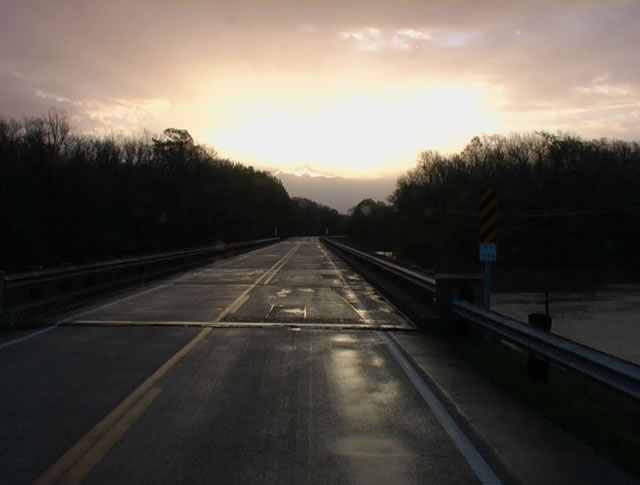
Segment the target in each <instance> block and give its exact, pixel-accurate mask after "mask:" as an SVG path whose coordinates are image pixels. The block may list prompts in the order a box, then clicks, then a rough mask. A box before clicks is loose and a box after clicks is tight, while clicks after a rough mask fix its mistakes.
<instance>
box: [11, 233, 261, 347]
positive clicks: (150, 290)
mask: <svg viewBox="0 0 640 485" xmlns="http://www.w3.org/2000/svg"><path fill="white" fill-rule="evenodd" d="M268 247H269V246H266V247H264V248H258V249H255V250H253V251H248V253H246V254H242V255H239V256H237V257H235V258H227V260H226V261H215V262H213V264H209V265H207V266H213V267H220V266H225V265H227V264H229V263H230V262H231V260H233V261H238V260H242V259H246V258H247V257H249V256H250V253H253V252H254V251H261V250H263V249H267V248H268ZM216 263H220V264H216ZM204 271H206V269H198V270H197V271H196V272H195V274H194V273H193V272H192V271H189V272H188V273H187V274H186V275H185V274H181V275H179V276H176V277H175V278H172V279H171V280H168V281H167V282H166V283H161V284H159V285H157V286H154V287H152V288H148V289H146V290H143V291H139V292H137V293H134V294H132V295H129V296H126V297H123V298H119V299H117V300H113V301H111V302H109V303H105V304H104V305H99V306H97V307H94V308H91V309H90V310H87V311H84V312H81V313H74V314H72V315H71V316H68V317H66V318H62V319H60V320H58V321H57V322H56V323H54V324H53V325H51V326H50V327H45V328H42V329H40V330H37V331H35V332H32V333H30V334H28V335H25V336H23V337H20V338H17V339H14V340H9V341H8V342H4V343H2V344H0V349H4V348H6V347H10V346H11V345H14V344H17V343H20V342H24V341H25V340H28V339H30V338H33V337H37V336H38V335H41V334H43V333H45V332H49V331H51V330H54V329H56V328H58V327H59V326H60V325H61V324H63V323H67V322H69V321H70V320H74V319H76V318H80V317H83V316H85V315H88V314H90V313H93V312H96V311H98V310H102V309H104V308H108V307H110V306H112V305H115V304H116V303H122V302H123V301H127V300H130V299H131V298H135V297H136V296H140V295H144V294H145V293H150V292H152V291H155V290H159V289H160V288H164V287H165V286H168V285H170V284H172V283H173V282H177V281H183V280H184V279H188V278H193V277H195V276H198V275H200V274H201V273H203V272H204Z"/></svg>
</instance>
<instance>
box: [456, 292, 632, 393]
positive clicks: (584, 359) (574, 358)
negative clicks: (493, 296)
mask: <svg viewBox="0 0 640 485" xmlns="http://www.w3.org/2000/svg"><path fill="white" fill-rule="evenodd" d="M451 311H452V313H453V314H454V315H456V316H458V317H460V318H462V319H464V320H466V321H469V322H473V323H476V324H478V325H480V326H482V327H484V328H486V329H489V330H491V331H492V332H494V333H496V334H498V335H500V336H501V337H502V338H504V339H506V340H508V341H510V342H513V343H515V344H517V345H519V346H521V347H523V348H525V349H527V350H529V351H531V352H533V353H535V354H537V355H539V356H540V357H543V358H545V359H548V360H550V361H553V362H555V363H558V364H560V365H562V366H564V367H568V368H570V369H573V370H575V371H577V372H580V373H581V374H584V375H586V376H589V377H591V378H592V379H595V380H596V381H598V382H601V383H603V384H606V385H607V386H609V387H613V388H614V389H617V390H618V391H621V392H623V393H624V394H627V395H629V396H631V397H633V398H635V399H639V400H640V366H638V365H636V364H634V363H632V362H628V361H626V360H623V359H620V358H618V357H614V356H612V355H609V354H606V353H604V352H600V351H599V350H596V349H592V348H590V347H586V346H584V345H581V344H579V343H577V342H574V341H572V340H568V339H566V338H563V337H560V336H558V335H554V334H551V333H548V332H545V331H543V330H539V329H537V328H535V327H532V326H529V325H526V324H524V323H522V322H520V321H518V320H514V319H512V318H509V317H507V316H505V315H502V314H499V313H496V312H492V311H487V310H484V309H482V308H480V307H477V306H475V305H473V304H471V303H469V302H468V301H464V300H455V301H454V302H453V307H452V309H451Z"/></svg>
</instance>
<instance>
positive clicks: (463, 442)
mask: <svg viewBox="0 0 640 485" xmlns="http://www.w3.org/2000/svg"><path fill="white" fill-rule="evenodd" d="M322 250H323V252H324V253H325V255H326V256H327V257H329V256H328V255H327V253H326V251H325V250H324V248H322ZM329 261H330V262H331V265H332V266H333V267H334V268H335V269H336V271H338V268H337V266H336V265H335V263H334V262H333V260H332V259H331V258H329ZM338 275H339V277H340V280H341V281H342V284H343V285H344V286H345V289H346V290H347V291H349V292H350V296H351V297H352V298H354V301H355V302H356V304H357V305H358V306H359V307H361V308H362V307H363V305H362V302H361V301H360V299H359V298H358V296H357V295H356V294H355V292H354V291H353V289H352V288H351V286H350V285H349V283H348V282H347V281H346V279H345V278H344V276H342V273H340V272H338ZM345 301H346V299H345ZM358 313H359V314H360V312H358ZM361 315H362V317H363V319H364V320H365V321H366V322H367V323H369V324H370V325H371V324H372V323H373V322H372V320H371V319H370V318H369V317H368V313H367V311H366V310H362V314H361ZM377 328H378V329H379V327H377ZM377 334H378V336H379V337H380V338H381V339H382V341H383V342H384V343H385V345H386V346H387V349H389V352H390V353H391V355H393V357H394V358H395V359H396V361H397V362H398V364H399V365H400V367H401V368H402V370H403V371H404V373H405V374H406V375H407V377H408V378H409V380H410V381H411V383H412V384H413V385H414V387H415V388H416V389H417V391H418V393H419V394H420V396H422V399H423V400H424V401H425V403H426V404H427V406H429V408H430V409H431V411H432V412H433V414H434V415H435V417H436V419H437V420H438V422H439V423H440V425H441V426H442V427H443V428H444V430H445V432H446V433H447V435H449V437H450V438H451V440H452V441H453V443H454V444H455V445H456V447H457V448H458V450H459V451H460V453H461V454H462V456H463V457H464V458H465V460H466V461H467V463H468V464H469V466H470V467H471V469H472V470H473V472H474V473H475V475H476V477H478V479H479V480H480V481H481V482H482V483H483V484H486V485H500V484H502V482H501V480H500V479H499V478H498V476H497V475H496V474H495V472H494V471H493V470H492V469H491V467H490V466H489V464H488V463H487V462H486V461H485V459H484V458H482V455H480V453H479V452H478V450H477V449H476V448H475V446H473V444H472V443H471V441H470V440H469V438H467V436H466V435H465V434H464V432H463V431H462V430H461V429H460V427H459V426H458V424H457V423H456V422H455V420H454V419H453V418H452V417H451V415H450V414H449V413H448V412H447V410H446V409H445V407H444V406H443V405H442V403H441V402H440V401H439V400H438V398H437V397H436V395H435V394H434V393H433V391H431V389H430V388H429V386H428V385H427V383H426V382H424V380H423V379H422V377H420V375H419V374H418V372H417V371H416V370H415V369H414V368H413V366H412V365H411V364H410V363H409V361H408V360H407V359H406V357H405V356H404V355H403V354H402V352H401V351H400V349H399V346H398V344H397V343H396V341H395V340H394V339H393V338H392V337H391V336H389V335H388V334H387V333H385V332H381V331H378V332H377Z"/></svg>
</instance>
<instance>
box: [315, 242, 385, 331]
mask: <svg viewBox="0 0 640 485" xmlns="http://www.w3.org/2000/svg"><path fill="white" fill-rule="evenodd" d="M320 249H321V251H322V253H323V254H324V256H325V257H326V258H327V259H328V260H329V264H330V265H331V267H332V268H333V270H334V271H335V272H336V273H337V274H338V278H339V279H340V281H341V282H342V286H343V288H344V289H345V291H346V292H347V293H348V295H349V297H351V298H352V299H353V301H355V302H356V305H358V307H359V309H358V308H356V307H355V306H354V305H352V304H351V302H349V300H347V299H346V298H342V299H343V300H344V301H345V302H347V304H348V305H349V306H350V307H351V308H353V310H354V311H355V312H356V313H357V314H358V316H359V317H360V318H362V320H364V322H365V323H366V324H367V325H369V326H372V327H379V323H377V322H375V321H374V320H373V319H372V318H371V317H370V316H369V312H368V311H367V309H366V308H365V307H364V304H363V303H362V301H361V300H360V298H358V295H356V293H355V291H353V288H351V285H349V283H347V280H346V279H345V277H344V276H343V274H342V271H340V270H339V269H338V267H337V266H336V263H335V261H333V259H331V256H329V253H327V250H326V249H325V248H324V247H322V246H320ZM336 293H337V292H336ZM338 295H339V296H340V297H342V295H340V294H339V293H338Z"/></svg>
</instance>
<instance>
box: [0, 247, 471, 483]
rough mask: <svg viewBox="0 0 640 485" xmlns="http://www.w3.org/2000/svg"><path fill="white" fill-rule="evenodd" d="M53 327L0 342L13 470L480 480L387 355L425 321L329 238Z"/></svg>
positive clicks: (262, 253)
mask: <svg viewBox="0 0 640 485" xmlns="http://www.w3.org/2000/svg"><path fill="white" fill-rule="evenodd" d="M51 323H52V324H53V325H55V326H54V327H52V329H51V330H50V331H47V332H44V333H42V334H39V335H35V336H33V338H26V339H24V340H21V341H19V342H15V343H13V344H12V343H11V341H9V342H7V341H6V339H5V341H4V342H3V344H2V348H0V393H1V395H2V408H3V412H2V416H1V418H0V483H3V484H4V483H7V484H13V483H32V482H35V483H40V484H45V483H79V482H83V483H96V484H101V483H104V484H107V483H109V484H111V483H132V484H141V483H153V484H157V483H171V484H175V483H478V482H479V481H480V479H479V478H478V477H479V476H480V477H481V478H482V475H481V474H482V473H483V472H482V468H481V471H480V472H478V471H477V469H478V465H477V463H474V462H473V459H471V461H470V459H469V457H468V456H466V455H468V454H469V450H468V449H465V448H464V446H463V447H462V448H461V447H460V444H459V443H456V441H455V440H454V439H452V438H451V437H450V436H451V431H450V430H449V431H447V429H446V426H444V427H443V424H442V419H443V418H442V416H439V415H437V414H434V413H433V412H432V411H431V409H430V407H429V405H427V403H426V401H425V398H424V396H423V395H422V394H421V392H422V391H421V390H420V389H419V388H418V387H417V386H416V384H415V382H413V381H412V380H411V378H410V377H409V376H408V374H407V371H406V370H405V369H403V367H402V366H401V365H400V363H399V361H398V357H397V356H394V355H393V353H392V352H391V351H390V346H391V347H393V346H394V344H393V341H392V340H389V339H388V337H386V336H385V332H387V331H388V330H396V331H407V332H411V331H412V330H413V327H412V325H411V324H410V323H409V322H408V321H407V320H406V319H405V318H404V317H403V316H402V315H401V314H400V313H399V312H398V311H397V310H396V309H394V308H393V307H392V306H391V305H389V304H388V303H387V302H386V301H385V300H384V299H383V298H382V297H380V295H378V294H377V293H376V292H375V291H374V290H373V289H372V288H371V287H370V286H369V285H368V284H367V283H366V282H365V281H364V280H362V278H360V277H359V276H358V275H357V274H355V273H354V272H353V271H352V270H350V269H349V268H348V267H347V266H346V265H345V264H344V263H342V262H341V261H340V260H338V259H337V258H336V257H335V256H333V255H332V254H331V253H330V252H329V251H328V250H326V249H325V248H324V247H323V246H322V245H321V244H320V243H319V241H318V240H317V239H297V240H289V241H286V242H282V243H279V244H276V245H273V246H269V247H266V248H262V249H259V250H256V251H253V252H251V253H247V254H244V255H241V256H237V257H234V258H231V259H228V260H223V261H218V262H215V263H212V264H210V265H208V266H205V267H201V268H198V269H196V270H193V271H190V272H188V273H184V274H181V275H178V276H174V277H172V278H169V279H165V280H162V281H158V282H156V283H154V284H152V285H150V286H147V287H143V288H137V289H135V290H132V291H131V292H129V293H124V294H119V295H118V296H116V297H112V298H111V299H108V300H104V301H102V302H100V303H97V304H94V305H93V306H92V307H86V308H80V309H76V310H75V311H74V312H73V313H70V314H66V315H60V316H57V317H55V318H52V320H51ZM20 337H21V338H24V334H21V335H20ZM414 378H415V377H414ZM465 453H466V455H465ZM478 473H480V475H479V474H478Z"/></svg>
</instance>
